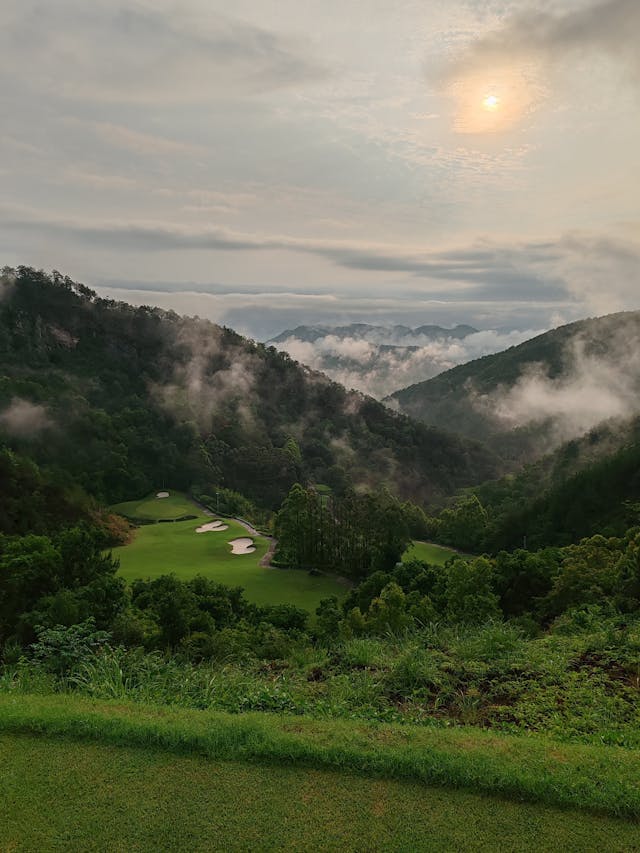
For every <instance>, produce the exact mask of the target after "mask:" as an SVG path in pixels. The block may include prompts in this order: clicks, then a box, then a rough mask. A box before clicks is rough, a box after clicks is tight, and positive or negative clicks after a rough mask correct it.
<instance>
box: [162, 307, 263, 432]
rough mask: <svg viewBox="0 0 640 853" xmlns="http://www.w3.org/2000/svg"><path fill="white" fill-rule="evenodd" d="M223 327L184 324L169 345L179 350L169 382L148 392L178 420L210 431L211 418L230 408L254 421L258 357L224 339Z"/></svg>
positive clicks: (239, 415) (246, 421)
mask: <svg viewBox="0 0 640 853" xmlns="http://www.w3.org/2000/svg"><path fill="white" fill-rule="evenodd" d="M223 334H224V332H223V330H222V329H221V328H220V327H218V326H213V325H212V324H210V323H206V322H201V323H193V322H191V323H184V324H180V325H179V326H178V327H177V329H176V331H175V338H174V339H173V340H172V344H173V345H174V347H175V349H176V353H178V357H177V358H176V360H175V364H174V370H173V376H172V379H171V381H170V382H168V383H166V384H163V385H159V384H157V385H154V386H153V387H152V388H151V393H152V395H153V396H154V397H155V399H157V400H158V402H159V403H160V404H161V405H162V406H164V408H165V409H167V410H168V411H169V412H171V414H172V415H173V416H174V417H175V418H176V419H178V420H187V421H191V420H193V421H195V423H196V424H197V426H198V429H199V430H200V432H201V434H203V435H208V434H209V433H210V432H211V430H212V428H213V418H214V416H215V415H216V414H219V413H220V412H221V411H225V412H227V417H230V416H231V412H232V411H233V414H234V416H235V417H237V418H240V419H241V420H242V421H243V423H245V424H249V425H251V424H253V422H254V418H253V414H252V411H251V392H252V389H253V385H254V383H255V377H256V373H257V370H258V368H259V364H260V363H259V360H258V359H257V357H256V356H255V355H253V354H252V353H251V352H248V351H247V350H246V348H245V347H244V346H243V345H242V343H239V344H237V345H234V344H233V343H232V342H229V341H224V342H223V341H222V337H223Z"/></svg>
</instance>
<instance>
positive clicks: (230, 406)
mask: <svg viewBox="0 0 640 853" xmlns="http://www.w3.org/2000/svg"><path fill="white" fill-rule="evenodd" d="M2 282H3V284H2V299H1V300H0V367H1V372H0V440H2V441H4V443H5V444H6V445H8V446H10V447H11V448H13V449H17V450H21V451H23V452H25V453H26V454H27V455H29V456H30V457H31V458H33V459H34V460H35V461H36V462H37V463H38V464H40V465H42V466H45V467H49V468H55V469H57V470H59V471H60V472H64V475H65V476H67V477H71V478H72V479H73V481H74V482H76V483H77V484H78V485H79V486H81V487H82V488H83V489H84V490H85V491H86V492H87V493H89V494H91V495H94V496H95V497H97V498H98V499H100V500H102V501H106V502H113V501H119V500H124V499H127V498H131V497H132V496H137V495H143V494H145V493H148V492H149V491H151V490H152V489H154V488H158V487H160V486H162V484H163V483H164V484H171V485H172V486H173V487H174V488H180V489H187V488H189V487H191V486H193V485H196V486H198V487H199V490H200V491H201V492H204V493H207V492H208V493H210V491H211V487H213V486H215V485H219V486H223V487H226V488H229V489H232V490H234V491H237V492H240V493H242V494H244V495H246V496H247V497H249V498H251V499H253V500H254V501H255V502H257V503H259V504H261V505H263V506H266V507H269V508H272V509H275V508H277V507H278V506H279V504H280V503H281V501H282V500H283V498H284V497H285V495H286V494H287V492H288V490H289V488H290V487H291V486H292V485H293V483H295V482H297V481H301V482H319V483H324V484H327V485H328V486H330V487H331V488H333V489H334V490H335V491H336V492H338V493H340V492H341V491H342V490H344V489H345V488H348V487H349V486H358V487H363V486H364V487H369V486H379V485H387V486H389V488H391V489H392V490H393V491H394V492H397V493H399V494H401V495H403V496H405V497H412V498H415V499H417V500H420V501H427V500H430V499H433V498H439V497H442V496H444V495H448V494H453V493H454V492H455V490H456V489H458V488H460V487H462V486H465V485H470V484H473V483H478V482H481V481H482V480H485V479H487V478H488V477H490V476H492V475H494V474H495V473H496V471H497V470H498V469H497V462H496V459H495V457H494V456H493V455H492V454H491V453H490V452H488V451H487V450H486V449H484V448H483V447H482V446H481V445H479V444H477V443H475V442H472V441H469V440H466V439H460V438H457V437H455V436H452V435H449V434H446V433H443V432H441V431H439V430H437V429H433V428H429V427H426V426H424V425H421V424H419V423H416V422H414V421H412V420H410V419H409V418H407V417H405V416H402V415H398V414H395V413H393V412H391V411H389V410H388V409H387V408H385V407H384V406H383V405H381V404H380V403H378V402H376V401H374V400H372V399H370V398H367V397H364V396H362V395H360V394H357V393H353V392H351V393H349V392H347V391H345V389H344V388H342V387H341V386H340V385H337V384H336V383H333V382H331V381H329V380H328V379H327V378H326V377H324V376H322V375H321V374H316V373H313V372H312V371H309V370H308V369H306V368H304V367H302V366H301V365H299V364H297V363H296V362H294V361H292V360H291V359H290V358H289V357H288V356H287V355H286V354H283V353H279V352H277V351H276V350H275V349H274V348H273V347H265V346H264V345H261V344H256V343H254V342H252V341H249V340H247V339H245V338H242V337H241V336H239V335H237V334H236V333H235V332H233V331H232V330H230V329H227V328H223V327H220V326H216V325H214V324H212V323H210V322H206V321H203V320H199V319H197V318H184V317H179V316H178V315H176V314H174V313H172V312H167V311H162V310H160V309H156V308H149V307H140V308H134V307H132V306H130V305H127V304H125V303H120V302H114V301H112V300H105V299H100V298H98V296H97V295H96V294H95V293H93V292H92V291H91V290H89V289H88V288H87V287H85V286H84V285H82V284H78V283H75V282H73V281H71V280H70V279H69V278H67V277H64V276H62V275H60V274H59V273H56V272H54V273H52V274H51V275H47V274H46V273H44V272H41V271H36V270H33V269H30V268H26V267H20V268H18V269H17V270H9V269H6V270H5V271H4V274H3V278H2Z"/></svg>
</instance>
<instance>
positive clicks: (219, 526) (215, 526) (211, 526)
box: [196, 521, 229, 533]
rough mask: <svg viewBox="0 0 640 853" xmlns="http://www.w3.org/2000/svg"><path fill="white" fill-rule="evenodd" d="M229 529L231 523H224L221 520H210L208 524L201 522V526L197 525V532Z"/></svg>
mask: <svg viewBox="0 0 640 853" xmlns="http://www.w3.org/2000/svg"><path fill="white" fill-rule="evenodd" d="M228 529H229V525H228V524H223V523H222V522H221V521H209V522H208V523H207V524H201V525H200V527H196V533H217V532H219V531H221V530H228Z"/></svg>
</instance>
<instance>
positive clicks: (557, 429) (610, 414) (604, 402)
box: [472, 327, 640, 449]
mask: <svg viewBox="0 0 640 853" xmlns="http://www.w3.org/2000/svg"><path fill="white" fill-rule="evenodd" d="M629 331H630V329H627V328H626V327H623V328H622V330H621V331H620V332H619V333H618V334H617V335H616V336H615V337H614V338H613V339H612V340H611V341H609V342H608V343H607V350H606V352H605V353H603V352H602V351H601V350H602V344H601V342H597V343H594V342H593V341H591V340H589V339H587V338H586V337H584V336H581V335H579V336H577V337H576V338H574V339H573V340H572V341H571V343H570V344H569V345H568V347H567V348H566V350H565V353H564V365H565V366H564V370H563V372H562V374H561V375H559V376H557V377H553V378H552V377H550V376H549V375H548V366H547V365H544V364H532V365H530V366H529V367H528V368H527V370H526V371H525V372H524V373H523V374H522V375H521V376H520V378H519V379H518V380H517V382H516V383H515V384H514V385H512V386H511V387H510V388H505V387H500V388H498V389H497V390H496V391H495V392H493V393H491V394H488V395H476V396H475V397H472V401H473V404H474V405H475V406H476V407H477V408H479V409H480V410H482V411H483V412H484V413H487V414H490V415H492V416H493V417H495V418H496V419H497V421H498V422H499V423H500V424H501V425H502V426H503V427H507V428H518V427H527V426H532V425H536V424H547V425H548V427H549V431H548V440H549V441H550V444H551V448H553V447H555V446H558V445H560V444H562V443H564V442H566V441H569V440H571V439H573V438H577V437H579V436H581V435H584V434H585V433H587V432H589V431H590V430H591V429H593V428H594V427H597V426H598V425H599V424H601V423H603V422H605V421H612V420H613V421H619V422H622V421H625V420H628V419H629V418H631V417H633V416H634V415H636V414H638V413H640V395H639V394H640V348H639V347H638V345H637V344H638V341H637V334H638V333H637V330H636V331H635V337H632V336H631V335H629V334H628V333H629ZM625 332H626V333H625ZM551 448H550V449H551Z"/></svg>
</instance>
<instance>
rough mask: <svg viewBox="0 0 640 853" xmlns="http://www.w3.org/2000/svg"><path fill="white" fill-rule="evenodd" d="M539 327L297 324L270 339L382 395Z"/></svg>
mask: <svg viewBox="0 0 640 853" xmlns="http://www.w3.org/2000/svg"><path fill="white" fill-rule="evenodd" d="M532 334H534V332H531V331H529V332H500V331H493V330H492V331H479V330H478V329H475V328H474V327H473V326H469V325H464V324H460V325H457V326H455V327H454V328H452V329H446V328H443V327H442V326H436V325H431V324H425V325H422V326H418V327H417V328H413V329H412V328H410V327H409V326H400V325H395V326H379V325H370V324H368V323H352V324H350V325H347V326H316V325H305V326H297V327H296V328H295V329H287V330H286V331H284V332H282V333H281V334H279V335H277V336H276V337H275V338H272V339H271V340H269V341H267V344H270V345H273V346H275V347H277V348H278V349H281V350H285V351H286V352H288V353H289V355H291V356H292V357H293V358H295V359H296V360H297V361H299V362H301V363H303V364H307V365H309V366H310V367H312V368H313V369H314V370H320V371H322V372H323V373H326V374H327V375H328V376H330V377H331V378H332V379H334V380H335V381H337V382H340V383H341V384H342V385H344V386H345V387H347V388H355V389H357V390H358V391H362V392H364V393H366V394H370V395H371V396H373V397H377V398H381V397H384V396H385V395H387V394H390V393H391V392H393V391H396V390H397V389H398V388H402V387H404V386H407V385H410V384H412V383H414V382H417V381H421V380H424V379H429V378H430V377H432V376H436V375H437V374H438V373H441V372H442V371H443V370H448V369H449V368H450V367H453V366H454V365H456V364H461V363H464V362H466V361H469V360H470V359H473V358H475V357H477V356H479V355H484V354H485V353H489V352H496V351H497V350H500V349H504V348H505V347H508V346H510V345H511V344H514V343H520V342H521V341H523V340H525V339H526V338H527V337H530V336H531V335H532Z"/></svg>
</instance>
